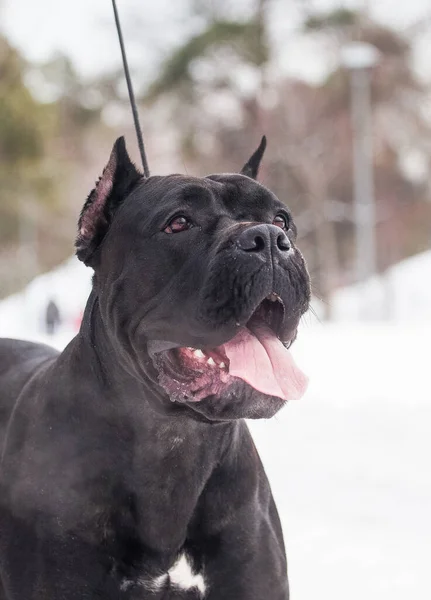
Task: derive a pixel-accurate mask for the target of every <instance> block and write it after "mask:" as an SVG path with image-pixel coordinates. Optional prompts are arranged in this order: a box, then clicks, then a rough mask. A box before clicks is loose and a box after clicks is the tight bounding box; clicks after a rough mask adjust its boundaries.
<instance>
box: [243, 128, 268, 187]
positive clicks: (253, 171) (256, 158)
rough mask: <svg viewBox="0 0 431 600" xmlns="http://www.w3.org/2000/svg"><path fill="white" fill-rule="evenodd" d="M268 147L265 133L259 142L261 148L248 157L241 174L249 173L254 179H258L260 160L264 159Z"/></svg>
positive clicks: (248, 175)
mask: <svg viewBox="0 0 431 600" xmlns="http://www.w3.org/2000/svg"><path fill="white" fill-rule="evenodd" d="M265 148H266V136H265V135H264V136H263V137H262V139H261V142H260V144H259V148H258V149H257V150H256V152H255V153H254V154H253V155H252V156H251V157H250V158H249V159H248V161H247V162H246V163H245V165H244V166H243V168H242V169H241V175H247V177H251V178H252V179H256V177H257V174H258V173H259V167H260V161H261V160H262V156H263V153H264V152H265Z"/></svg>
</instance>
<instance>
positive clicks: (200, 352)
mask: <svg viewBox="0 0 431 600" xmlns="http://www.w3.org/2000/svg"><path fill="white" fill-rule="evenodd" d="M193 354H194V355H195V356H196V357H197V358H204V356H205V354H204V353H203V352H202V350H199V349H197V350H193Z"/></svg>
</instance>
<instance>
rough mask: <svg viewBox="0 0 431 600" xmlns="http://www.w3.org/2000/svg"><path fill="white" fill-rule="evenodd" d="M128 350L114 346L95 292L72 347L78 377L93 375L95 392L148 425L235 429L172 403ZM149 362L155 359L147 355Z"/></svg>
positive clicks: (91, 296) (89, 300)
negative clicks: (128, 353)
mask: <svg viewBox="0 0 431 600" xmlns="http://www.w3.org/2000/svg"><path fill="white" fill-rule="evenodd" d="M126 352H127V350H124V354H122V350H121V347H119V344H118V343H114V340H113V338H112V334H111V335H110V334H109V332H108V331H107V330H106V326H105V324H104V322H103V319H102V315H101V310H100V305H99V298H98V294H97V292H96V291H95V290H94V289H93V291H92V292H91V294H90V297H89V299H88V301H87V305H86V308H85V311H84V317H83V321H82V325H81V329H80V331H79V333H78V335H77V336H76V338H75V339H74V340H73V342H72V343H71V345H70V348H69V353H72V357H73V358H72V364H73V365H74V367H73V368H74V369H75V370H76V375H77V376H78V373H80V372H81V369H83V370H85V372H86V371H88V369H89V366H90V365H91V374H89V375H90V376H91V377H92V378H93V379H94V384H95V389H97V388H98V389H99V390H100V391H101V393H102V394H103V397H104V398H105V399H108V398H109V400H110V401H111V402H112V403H113V404H114V405H118V407H121V408H124V409H125V410H127V412H128V413H129V414H131V415H133V416H135V417H136V418H137V419H140V418H143V419H144V420H145V422H148V421H153V422H154V423H159V424H160V425H167V424H168V423H169V424H170V425H172V428H173V430H175V429H176V428H178V429H179V430H180V429H181V430H184V428H188V429H194V428H195V427H197V426H199V427H206V428H208V427H209V428H210V429H211V430H213V431H214V433H215V431H216V430H220V429H224V430H225V429H232V430H234V429H235V423H234V422H231V423H229V422H226V423H218V424H215V423H209V422H208V421H207V420H206V419H204V418H201V417H197V418H192V416H191V412H190V411H186V410H185V409H184V407H183V406H181V405H177V404H175V403H173V402H171V401H170V400H169V398H168V397H167V396H166V394H165V393H164V392H162V390H161V389H160V388H159V386H158V384H157V381H156V380H155V379H153V378H151V377H150V376H148V375H146V374H145V373H144V372H143V371H142V369H140V368H139V366H137V365H133V362H132V361H131V359H130V356H126ZM145 358H146V360H147V361H150V360H151V359H150V358H149V357H148V356H146V357H145Z"/></svg>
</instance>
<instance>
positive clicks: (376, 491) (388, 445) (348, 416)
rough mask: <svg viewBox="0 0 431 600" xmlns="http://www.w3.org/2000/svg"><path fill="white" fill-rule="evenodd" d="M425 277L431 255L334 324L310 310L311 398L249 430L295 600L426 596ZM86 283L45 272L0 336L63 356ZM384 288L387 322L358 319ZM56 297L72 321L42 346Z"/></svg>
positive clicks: (87, 274)
mask: <svg viewBox="0 0 431 600" xmlns="http://www.w3.org/2000/svg"><path fill="white" fill-rule="evenodd" d="M430 275H431V252H430V253H425V254H422V255H418V256H416V257H414V258H412V259H409V260H408V261H404V262H403V263H401V264H399V265H397V266H396V267H394V268H393V269H392V270H391V271H390V272H389V273H388V274H387V275H386V276H385V279H384V280H379V279H376V280H374V281H372V282H368V283H367V284H366V285H364V284H363V285H362V286H361V287H360V288H356V289H355V288H349V289H345V290H341V291H339V292H338V293H337V294H336V295H335V296H334V298H333V306H334V309H335V321H334V322H333V323H331V324H322V323H320V322H319V321H318V319H316V318H315V317H314V316H313V315H311V314H309V315H307V316H306V317H305V319H304V322H303V324H302V330H301V333H300V336H299V338H298V340H297V342H296V343H295V346H294V354H295V357H296V359H297V362H298V363H299V364H300V366H301V367H302V368H303V369H304V370H305V371H306V372H307V374H308V375H309V376H310V381H311V383H310V387H309V390H308V392H307V394H306V396H305V397H304V398H303V399H302V400H300V401H299V402H292V403H290V405H289V406H287V407H286V408H285V409H284V410H283V411H282V412H281V413H280V414H279V415H277V416H276V417H275V418H273V419H272V420H270V421H260V422H253V423H250V426H251V428H252V431H253V434H254V437H255V439H256V443H257V445H258V448H259V451H260V453H261V456H262V459H263V462H264V465H265V468H266V470H267V473H268V476H269V478H270V481H271V484H272V489H273V493H274V496H275V499H276V502H277V505H278V508H279V511H280V515H281V519H282V523H283V527H284V532H285V537H286V545H287V550H288V558H289V571H290V581H291V591H292V599H293V600H315V599H317V598H322V599H324V600H347V599H348V600H359V599H361V600H363V599H364V598H367V600H401V599H403V600H404V599H405V598H412V599H414V600H429V599H430V598H431V580H430V576H429V561H430V558H431V516H430V507H431V469H430V464H429V463H430V456H431V435H430V432H431V384H430V378H429V369H430V362H431V361H430V357H431V353H430V349H429V347H430V339H431V318H430V317H431V286H430V285H429V282H430ZM90 281H91V271H90V270H89V269H86V268H85V267H83V266H82V265H81V264H80V263H79V262H78V261H77V260H76V259H71V260H70V261H69V262H67V263H66V264H64V265H62V266H61V267H59V268H58V269H56V270H55V271H53V272H51V273H49V274H46V275H43V276H41V277H38V278H37V279H35V280H34V281H33V282H32V283H31V285H29V286H28V288H27V289H26V290H25V291H24V293H22V294H19V295H16V296H13V297H11V298H8V299H6V300H4V301H3V302H1V303H0V336H16V337H21V338H27V339H35V340H41V341H48V343H52V344H53V345H55V346H57V347H58V348H61V347H63V346H64V345H65V344H66V343H67V341H68V340H69V339H70V338H71V337H72V336H73V335H74V333H75V329H76V326H77V321H79V314H80V311H81V310H82V308H83V306H84V303H85V299H86V296H87V294H88V291H89V289H90ZM426 282H428V283H426ZM388 290H390V291H391V293H392V296H393V299H394V302H393V304H392V311H391V313H390V314H389V317H388V316H387V318H386V320H385V321H379V320H375V321H374V322H370V321H368V323H365V322H358V321H355V314H356V311H357V305H358V300H359V299H360V301H361V303H362V304H363V305H364V304H365V305H366V306H368V308H370V307H372V306H373V307H375V306H376V305H378V303H379V301H380V298H381V297H385V295H386V294H387V293H388ZM50 298H54V299H55V300H56V301H57V303H58V304H59V306H60V309H61V311H62V316H63V318H64V324H63V326H62V329H61V330H60V331H59V332H58V334H57V335H56V336H55V337H54V338H52V339H50V340H48V339H47V338H46V337H45V336H44V334H43V333H42V324H43V311H44V309H45V307H46V303H47V301H48V299H50ZM316 312H317V313H318V312H319V307H318V306H316ZM375 314H378V310H377V311H375Z"/></svg>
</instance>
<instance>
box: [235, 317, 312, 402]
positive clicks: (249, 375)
mask: <svg viewBox="0 0 431 600" xmlns="http://www.w3.org/2000/svg"><path fill="white" fill-rule="evenodd" d="M224 351H225V353H226V356H227V357H228V359H229V362H230V365H229V374H230V375H232V376H234V377H240V378H241V379H243V380H244V381H246V382H247V383H248V384H249V385H251V386H252V387H254V388H255V389H256V390H258V391H259V392H262V393H263V394H268V395H269V396H277V397H278V398H283V399H284V400H298V399H299V398H301V396H303V394H304V392H305V390H306V389H307V384H308V378H307V376H306V375H304V373H302V371H300V369H298V367H297V366H296V365H295V363H294V361H293V358H292V355H291V353H290V352H289V350H287V349H286V348H285V347H284V346H283V344H282V343H281V342H280V340H279V339H278V338H277V336H276V335H274V332H273V331H272V330H271V329H270V328H269V327H268V326H267V325H265V324H259V325H257V326H254V327H253V331H250V330H249V329H245V328H244V329H241V331H240V332H239V333H237V335H236V336H235V337H234V338H233V340H231V341H230V342H228V343H227V344H225V345H224Z"/></svg>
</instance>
